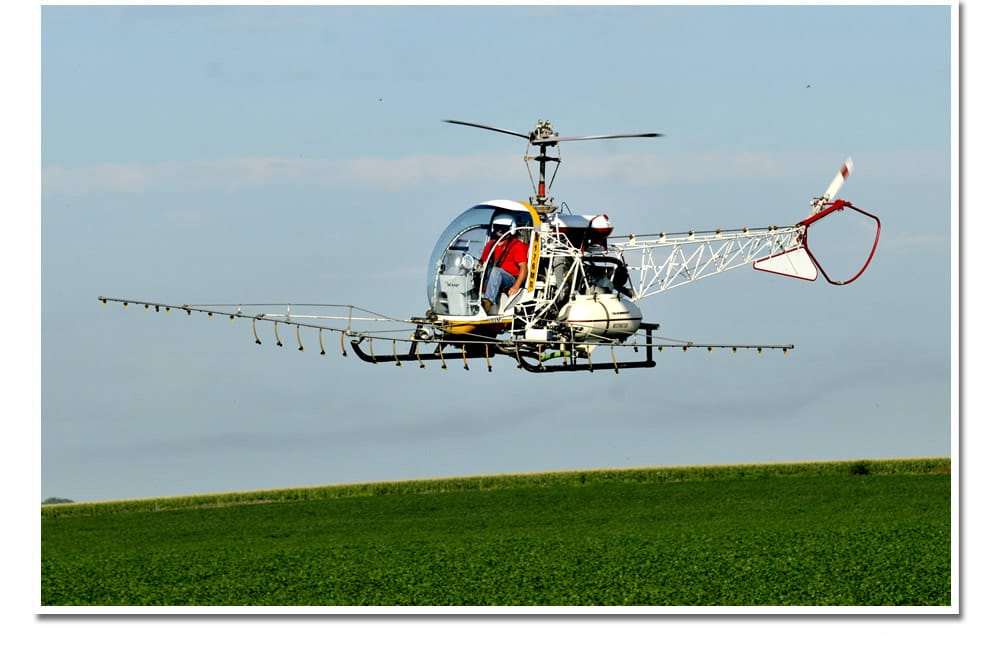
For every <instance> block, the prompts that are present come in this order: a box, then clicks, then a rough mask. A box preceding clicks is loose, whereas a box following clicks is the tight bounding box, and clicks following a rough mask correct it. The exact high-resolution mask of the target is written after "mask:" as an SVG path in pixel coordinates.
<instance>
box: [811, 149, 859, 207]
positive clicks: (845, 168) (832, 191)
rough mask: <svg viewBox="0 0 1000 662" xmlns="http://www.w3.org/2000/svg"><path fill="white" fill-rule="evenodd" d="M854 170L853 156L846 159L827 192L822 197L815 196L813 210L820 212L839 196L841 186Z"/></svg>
mask: <svg viewBox="0 0 1000 662" xmlns="http://www.w3.org/2000/svg"><path fill="white" fill-rule="evenodd" d="M852 172H854V160H853V159H851V157H849V156H848V157H847V160H846V161H844V165H842V166H840V170H839V171H838V172H837V174H836V175H835V176H834V178H833V181H832V182H830V186H828V187H827V189H826V193H824V194H823V197H821V198H814V199H813V201H812V206H813V212H814V213H815V212H819V211H820V210H822V209H823V206H824V205H825V204H826V203H827V202H830V201H831V200H833V199H834V198H836V197H837V193H839V192H840V187H841V186H843V185H844V182H845V181H846V180H847V178H848V177H849V176H850V174H851V173H852Z"/></svg>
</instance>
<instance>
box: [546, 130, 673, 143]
mask: <svg viewBox="0 0 1000 662" xmlns="http://www.w3.org/2000/svg"><path fill="white" fill-rule="evenodd" d="M663 135H664V134H662V133H614V134H609V135H606V136H554V137H552V138H542V139H538V140H533V141H532V143H533V144H535V145H541V144H545V145H552V144H554V143H561V142H567V141H570V140H609V139H613V138H659V137H661V136H663Z"/></svg>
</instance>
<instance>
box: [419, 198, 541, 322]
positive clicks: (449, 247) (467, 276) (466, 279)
mask: <svg viewBox="0 0 1000 662" xmlns="http://www.w3.org/2000/svg"><path fill="white" fill-rule="evenodd" d="M500 212H507V213H511V214H513V216H514V225H515V226H517V227H531V226H532V225H534V219H533V216H532V213H531V210H530V208H529V207H528V206H527V205H525V204H524V203H521V202H514V201H511V200H491V201H489V202H483V203H480V204H478V205H476V206H475V207H472V208H470V209H467V210H466V211H464V212H462V213H461V214H459V215H458V217H457V218H455V220H453V221H452V222H451V223H449V224H448V227H446V228H445V229H444V231H443V232H442V233H441V236H440V237H438V240H437V243H435V244H434V249H433V250H432V251H431V257H430V262H429V263H428V265H427V301H428V303H429V304H430V308H431V312H432V313H436V314H439V315H475V314H476V313H477V312H478V311H479V285H480V283H478V282H477V278H476V276H477V275H478V274H477V273H476V272H475V266H476V265H477V264H478V263H479V258H480V256H481V255H482V251H483V247H484V246H485V245H486V242H487V240H488V239H489V236H490V224H491V223H492V221H493V217H494V216H496V215H497V214H498V213H500Z"/></svg>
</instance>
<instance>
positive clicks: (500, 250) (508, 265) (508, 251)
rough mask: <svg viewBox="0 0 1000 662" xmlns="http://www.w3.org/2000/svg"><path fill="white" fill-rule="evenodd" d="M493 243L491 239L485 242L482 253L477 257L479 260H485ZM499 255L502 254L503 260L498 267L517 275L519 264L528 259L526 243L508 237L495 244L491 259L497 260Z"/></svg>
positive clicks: (519, 268) (519, 270)
mask: <svg viewBox="0 0 1000 662" xmlns="http://www.w3.org/2000/svg"><path fill="white" fill-rule="evenodd" d="M494 243H496V242H495V241H494V240H493V239H490V240H489V241H488V242H486V246H484V247H483V255H482V257H481V258H479V261H480V262H482V261H484V260H486V257H487V256H488V255H489V254H490V249H492V248H493V244H494ZM501 255H503V262H502V263H501V264H500V267H501V268H502V269H503V270H504V271H506V272H507V273H509V274H511V275H513V276H517V275H518V274H519V273H521V267H520V265H522V264H525V263H527V261H528V245H527V244H526V243H524V242H523V241H521V240H520V239H514V238H513V237H508V238H507V239H504V240H503V241H502V242H500V245H499V246H497V250H496V253H494V254H493V259H494V260H498V259H500V256H501Z"/></svg>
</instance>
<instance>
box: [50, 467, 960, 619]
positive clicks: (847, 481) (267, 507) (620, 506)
mask: <svg viewBox="0 0 1000 662" xmlns="http://www.w3.org/2000/svg"><path fill="white" fill-rule="evenodd" d="M950 467H951V464H950V460H949V459H947V458H938V459H921V460H896V461H893V460H880V461H874V460H872V461H869V460H865V461H855V462H830V463H805V464H775V465H742V466H725V467H686V468H685V467H678V468H662V469H637V470H606V471H577V472H561V473H550V474H524V475H513V476H487V477H472V478H455V479H443V480H427V481H405V482H397V483H371V484H363V485H362V484H359V485H340V486H336V485H335V486H329V487H316V488H297V489H289V490H273V491H261V492H242V493H233V494H218V495H201V496H191V497H176V498H162V499H146V500H137V501H120V502H102V503H84V504H65V505H50V506H43V507H42V510H41V515H42V546H41V552H42V554H41V555H42V559H41V561H42V569H41V570H42V572H41V578H42V579H41V603H42V605H44V606H69V605H126V606H152V605H157V606H159V605H183V606H208V605H216V606H238V605H266V606H292V605H297V606H330V605H337V606H367V605H379V606H409V605H441V606H445V605H456V606H476V605H482V606H527V605H552V606H578V605H580V606H582V605H602V606H617V605H643V606H695V605H699V606H700V605H704V606H763V605H789V606H814V605H831V606H832V605H837V606H857V605H907V606H949V605H951V603H952V596H951V584H952V577H951V572H952V558H951V553H952V545H951V475H950Z"/></svg>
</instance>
